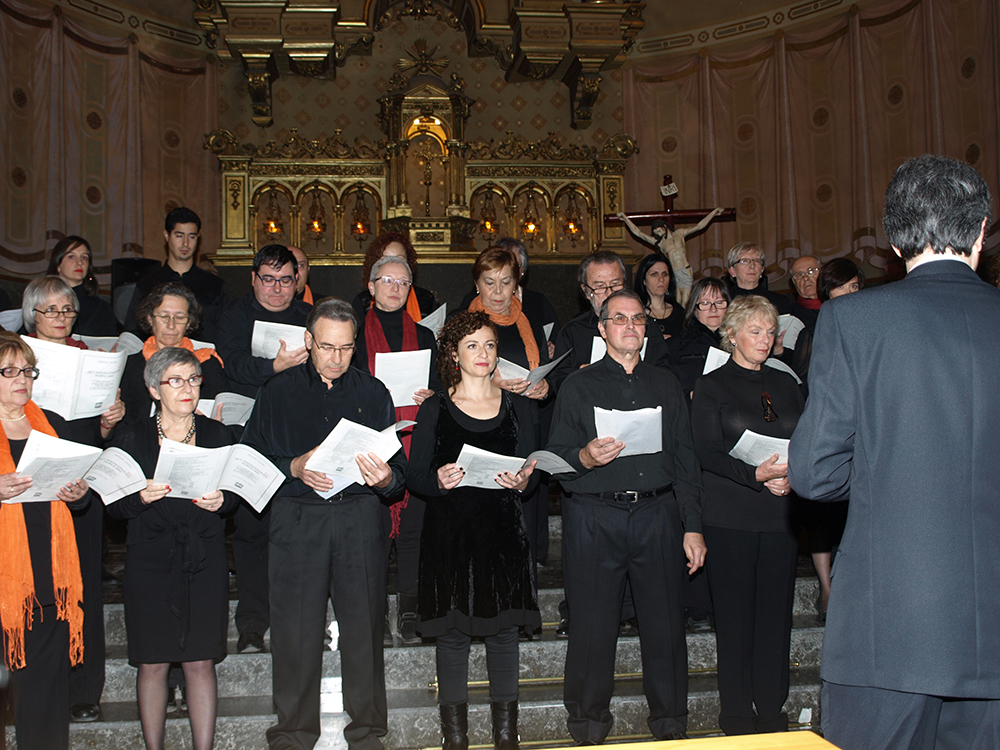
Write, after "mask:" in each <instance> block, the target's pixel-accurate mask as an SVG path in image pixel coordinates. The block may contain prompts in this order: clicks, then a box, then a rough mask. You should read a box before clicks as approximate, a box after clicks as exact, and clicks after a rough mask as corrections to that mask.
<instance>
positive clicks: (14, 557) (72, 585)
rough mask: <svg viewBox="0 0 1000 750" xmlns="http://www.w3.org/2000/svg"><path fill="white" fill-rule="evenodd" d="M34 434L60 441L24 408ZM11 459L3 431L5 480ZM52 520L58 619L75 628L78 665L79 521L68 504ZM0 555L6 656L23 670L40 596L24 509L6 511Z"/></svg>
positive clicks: (1, 510)
mask: <svg viewBox="0 0 1000 750" xmlns="http://www.w3.org/2000/svg"><path fill="white" fill-rule="evenodd" d="M24 413H25V414H26V415H27V417H28V423H29V424H30V425H31V429H33V430H38V431H39V432H44V433H45V434H46V435H52V437H58V435H56V431H55V430H53V429H52V425H50V424H49V420H48V419H46V418H45V414H43V413H42V410H41V409H39V408H38V406H37V405H36V404H35V402H34V401H29V402H28V403H27V404H25V405H24ZM16 468H17V467H16V466H15V464H14V457H13V456H11V454H10V442H8V440H7V434H6V433H5V432H4V431H3V428H2V426H0V474H11V473H13V472H14V471H15V470H16ZM48 505H49V508H50V512H51V514H52V515H51V519H52V537H51V545H52V584H53V592H54V594H55V599H56V617H58V618H59V619H60V620H66V621H67V622H68V623H69V660H70V664H73V665H76V664H79V663H80V662H82V661H83V579H82V578H81V577H80V555H79V553H78V552H77V549H76V533H75V532H74V531H73V516H72V514H71V513H70V512H69V508H67V507H66V503H64V502H60V501H58V500H57V501H55V502H53V503H49V504H48ZM0 549H2V550H3V556H4V563H3V565H2V566H0V621H2V622H3V635H4V656H5V659H6V662H7V665H8V666H9V667H11V668H14V669H23V668H24V665H25V662H24V629H25V628H26V627H27V629H28V630H31V626H32V615H31V611H32V609H33V608H34V606H35V604H37V603H38V598H37V597H36V596H35V574H34V572H33V571H32V570H31V551H30V549H29V548H28V531H27V529H26V528H25V526H24V506H22V505H21V503H9V504H5V505H0Z"/></svg>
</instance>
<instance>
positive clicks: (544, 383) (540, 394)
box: [524, 378, 549, 401]
mask: <svg viewBox="0 0 1000 750" xmlns="http://www.w3.org/2000/svg"><path fill="white" fill-rule="evenodd" d="M524 395H525V396H527V397H528V398H533V399H536V400H538V401H541V400H542V399H544V398H545V397H546V396H548V395H549V381H548V380H546V379H545V378H542V379H541V380H539V381H538V382H537V383H535V387H534V388H531V389H529V390H528V392H527V393H525V394H524Z"/></svg>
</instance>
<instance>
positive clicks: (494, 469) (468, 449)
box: [455, 443, 524, 490]
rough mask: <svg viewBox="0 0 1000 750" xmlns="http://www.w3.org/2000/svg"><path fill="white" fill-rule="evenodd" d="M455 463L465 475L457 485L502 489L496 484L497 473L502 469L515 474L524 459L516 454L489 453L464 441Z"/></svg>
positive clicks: (522, 464)
mask: <svg viewBox="0 0 1000 750" xmlns="http://www.w3.org/2000/svg"><path fill="white" fill-rule="evenodd" d="M455 463H457V464H458V465H459V466H460V467H462V468H463V469H465V476H463V477H462V481H460V482H459V483H458V486H459V487H479V488H480V489H484V490H502V489H505V488H504V487H501V486H500V485H499V484H497V481H496V478H497V475H498V474H501V473H502V472H504V471H509V472H510V473H511V474H517V472H519V471H520V470H521V467H522V466H524V459H523V458H518V457H517V456H501V455H500V454H498V453H490V452H489V451H484V450H483V449H481V448H477V447H476V446H474V445H469V444H468V443H466V444H465V445H463V446H462V450H461V451H460V452H459V454H458V460H456V461H455Z"/></svg>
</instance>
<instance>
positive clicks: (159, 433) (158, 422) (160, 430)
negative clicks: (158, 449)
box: [156, 410, 194, 443]
mask: <svg viewBox="0 0 1000 750" xmlns="http://www.w3.org/2000/svg"><path fill="white" fill-rule="evenodd" d="M161 414H162V412H161V411H160V410H157V412H156V434H157V436H158V437H159V438H160V440H169V438H168V437H167V436H166V435H164V434H163V423H162V417H161ZM193 437H194V414H192V415H191V429H190V430H188V433H187V435H186V436H185V437H184V439H183V440H181V442H182V443H190V442H191V438H193Z"/></svg>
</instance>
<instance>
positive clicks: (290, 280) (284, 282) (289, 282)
mask: <svg viewBox="0 0 1000 750" xmlns="http://www.w3.org/2000/svg"><path fill="white" fill-rule="evenodd" d="M254 275H255V276H256V277H257V278H258V279H260V283H261V284H263V285H264V286H267V287H271V286H274V285H275V284H278V285H280V286H283V287H284V288H285V289H288V287H290V286H293V285H294V284H295V277H294V276H280V277H278V278H275V277H274V276H261V275H260V274H259V273H257V272H256V271H254Z"/></svg>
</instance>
